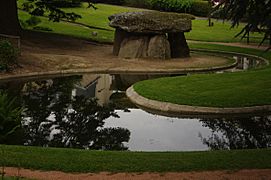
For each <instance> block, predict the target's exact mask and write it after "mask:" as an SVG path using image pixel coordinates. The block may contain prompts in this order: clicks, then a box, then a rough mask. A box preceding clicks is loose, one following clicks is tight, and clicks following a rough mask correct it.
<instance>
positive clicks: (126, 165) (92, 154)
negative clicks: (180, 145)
mask: <svg viewBox="0 0 271 180" xmlns="http://www.w3.org/2000/svg"><path fill="white" fill-rule="evenodd" d="M0 149H3V150H4V156H3V157H4V158H0V164H1V165H2V164H5V165H6V166H13V167H21V168H29V169H40V170H59V171H64V172H182V171H204V170H222V169H223V170H238V169H265V168H271V150H270V149H261V150H259V149H256V150H242V151H240V150H232V151H206V152H129V151H123V152H119V151H88V150H76V149H61V148H42V147H25V146H0Z"/></svg>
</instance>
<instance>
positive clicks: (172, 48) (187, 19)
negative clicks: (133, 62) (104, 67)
mask: <svg viewBox="0 0 271 180" xmlns="http://www.w3.org/2000/svg"><path fill="white" fill-rule="evenodd" d="M192 19H194V17H193V16H192V15H188V14H178V13H165V12H156V11H144V12H127V13H121V14H116V15H112V16H110V17H109V20H110V24H109V25H110V26H111V27H114V28H116V31H115V40H114V49H113V54H114V55H117V56H119V57H122V58H144V57H150V58H158V59H169V58H180V57H188V56H189V47H188V45H187V43H186V39H185V36H184V32H189V31H190V30H191V27H192V22H191V20H192Z"/></svg>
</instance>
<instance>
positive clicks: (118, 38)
mask: <svg viewBox="0 0 271 180" xmlns="http://www.w3.org/2000/svg"><path fill="white" fill-rule="evenodd" d="M128 37H129V33H128V32H126V31H124V30H122V29H120V28H116V31H115V38H114V46H113V55H115V56H118V55H119V51H120V46H121V42H122V41H123V40H124V39H125V38H128Z"/></svg>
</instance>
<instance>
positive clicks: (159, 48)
mask: <svg viewBox="0 0 271 180" xmlns="http://www.w3.org/2000/svg"><path fill="white" fill-rule="evenodd" d="M148 57H152V58H157V59H170V44H169V42H168V40H167V37H166V35H165V34H163V35H155V36H153V37H152V38H151V39H150V42H149V46H148Z"/></svg>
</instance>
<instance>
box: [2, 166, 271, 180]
mask: <svg viewBox="0 0 271 180" xmlns="http://www.w3.org/2000/svg"><path fill="white" fill-rule="evenodd" d="M5 173H6V174H5V175H6V176H17V177H25V178H31V179H40V180H62V179H63V180H87V179H88V180H92V179H94V180H96V179H97V180H107V179H108V180H121V179H129V180H143V179H146V180H151V179H155V180H160V179H161V180H162V179H163V180H167V179H168V180H173V179H178V180H188V179H189V180H194V179H195V180H205V179H206V180H218V179H223V180H226V179H236V180H239V179H240V180H257V179H259V180H270V179H271V170H270V169H250V170H248V169H246V170H240V171H204V172H178V173H177V172H170V173H150V172H144V173H109V172H101V173H80V174H79V173H78V174H72V173H64V172H60V171H37V170H29V169H18V168H12V167H8V168H5Z"/></svg>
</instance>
